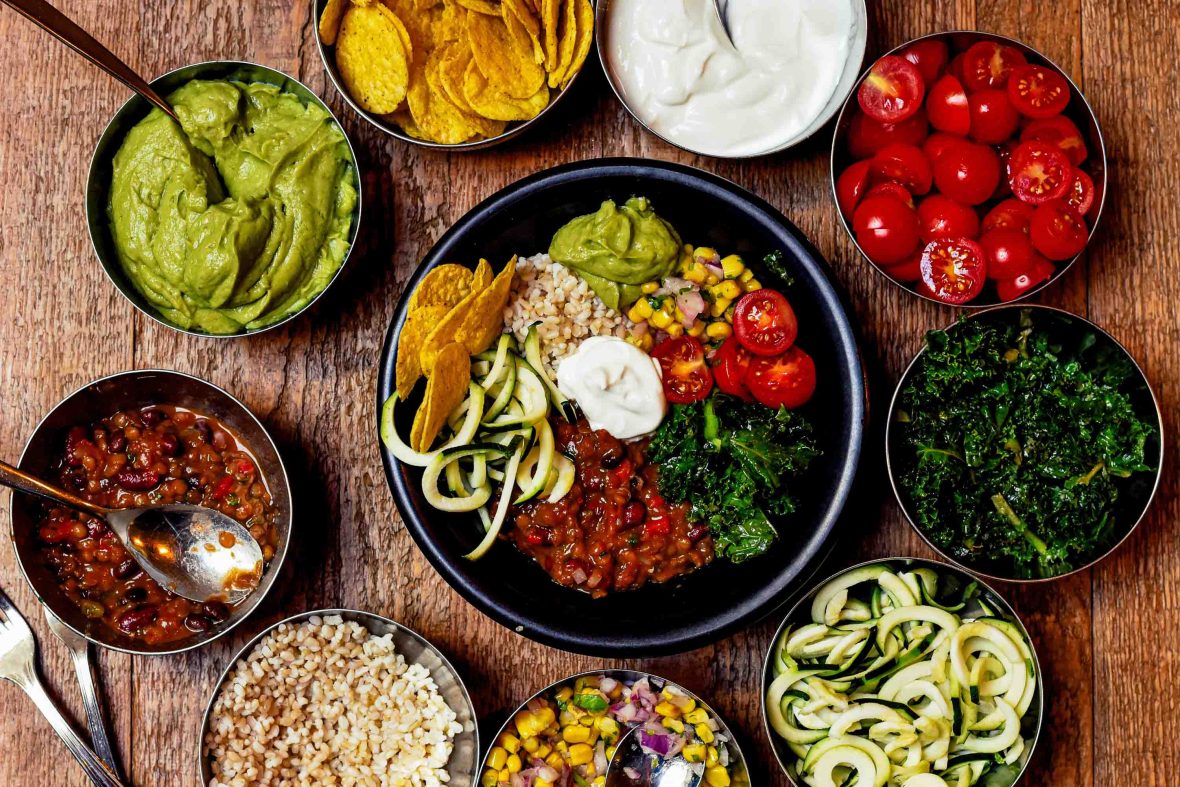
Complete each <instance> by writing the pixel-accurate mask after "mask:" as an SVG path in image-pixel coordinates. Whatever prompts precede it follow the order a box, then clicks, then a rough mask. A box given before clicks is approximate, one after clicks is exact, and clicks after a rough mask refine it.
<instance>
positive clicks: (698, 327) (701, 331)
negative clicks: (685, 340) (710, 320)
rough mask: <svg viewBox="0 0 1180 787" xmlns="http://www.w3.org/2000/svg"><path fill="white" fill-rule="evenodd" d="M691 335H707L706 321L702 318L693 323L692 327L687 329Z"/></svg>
mask: <svg viewBox="0 0 1180 787" xmlns="http://www.w3.org/2000/svg"><path fill="white" fill-rule="evenodd" d="M685 333H687V334H688V335H689V336H696V337H698V338H699V337H701V336H704V335H705V323H704V322H703V321H702V320H697V321H696V322H694V323H693V324H692V327H691V328H689V329H688V330H687V331H685Z"/></svg>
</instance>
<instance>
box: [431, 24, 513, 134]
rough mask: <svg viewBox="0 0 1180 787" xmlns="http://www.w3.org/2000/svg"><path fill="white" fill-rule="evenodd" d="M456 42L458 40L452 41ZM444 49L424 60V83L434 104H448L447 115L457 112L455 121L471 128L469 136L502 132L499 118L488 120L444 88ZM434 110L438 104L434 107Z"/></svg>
mask: <svg viewBox="0 0 1180 787" xmlns="http://www.w3.org/2000/svg"><path fill="white" fill-rule="evenodd" d="M454 43H456V44H457V43H458V42H454ZM444 53H445V50H438V49H436V50H435V51H433V52H431V53H430V58H429V59H428V60H427V61H426V85H427V87H428V88H430V94H431V96H432V100H433V102H434V104H436V105H443V104H446V105H449V106H448V108H447V109H446V113H447V114H448V116H451V115H453V114H454V113H452V112H451V110H452V109H453V110H454V111H455V112H458V113H459V114H458V116H456V122H457V121H458V120H460V119H461V120H462V122H463V123H465V124H466V125H467V128H468V129H471V130H472V133H471V134H470V135H469V136H482V137H494V136H496V135H498V134H502V133H503V132H504V127H505V125H506V124H505V123H504V122H503V121H499V120H489V119H488V118H485V117H483V116H482V115H479V114H476V113H474V112H473V111H472V110H471V105H470V104H468V103H467V102H466V101H464V102H462V103H460V102H457V101H453V100H452V99H451V97H450V95H449V94H448V92H447V90H446V88H444V87H443V83H442V66H443V55H444ZM435 109H436V111H437V110H438V109H439V106H436V107H435Z"/></svg>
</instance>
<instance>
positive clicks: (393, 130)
mask: <svg viewBox="0 0 1180 787" xmlns="http://www.w3.org/2000/svg"><path fill="white" fill-rule="evenodd" d="M590 2H591V3H597V2H598V0H590ZM326 4H327V0H311V15H312V32H311V34H312V36H314V37H315V42H316V49H317V50H319V53H320V62H321V63H322V65H323V67H324V72H325V73H326V74H327V75H328V81H329V82H331V83H332V87H333V88H335V89H336V92H337V93H338V94H339V95H340V97H341V98H342V99H344V103H346V104H347V105H348V108H349V109H351V110H352V111H353V112H354V113H356V115H357V116H358V117H360V118H361V119H363V120H364V121H365V122H367V123H368V124H369V125H371V126H373V127H374V128H376V129H377V130H378V131H381V132H382V133H384V134H387V135H388V136H391V137H393V138H394V139H397V140H400V141H401V142H405V143H408V144H410V145H417V146H418V147H421V148H426V149H429V150H448V151H456V152H460V153H469V152H473V151H476V150H486V149H487V148H490V147H494V146H496V145H499V144H502V143H504V142H507V141H509V140H511V139H515V138H516V137H517V136H519V135H521V134H523V133H524V132H525V131H526V130H528V129H530V128H532V126H533V124H534V123H537V122H538V121H540V120H541V118H543V117H545V116H546V115H547V114H549V111H550V110H551V109H553V108H554V107H556V106H557V105H558V104H560V103H561V102H562V99H564V98H565V96H566V94H567V93H569V92H570V91H571V90H572V89H573V86H574V83H576V82H577V81H578V78H579V77H580V76H581V75H582V72H583V71H585V70H586V63H585V61H583V63H582V65H581V66H579V67H578V70H577V71H576V72H575V73H574V75H573V77H571V78H570V81H569V82H567V83H566V86H565V87H564V88H550V90H551V91H555V92H556V95H553V94H552V93H551V94H550V98H549V103H548V104H547V105H546V106H545V108H544V109H542V110H541V111H540V112H539V113H537V115H536V116H535V117H531V118H529V119H528V120H516V121H510V125H509V126H508V127H507V128H505V129H504V131H503V133H501V134H497V135H496V136H494V137H487V138H485V139H477V140H468V141H466V142H457V143H454V144H447V143H445V142H432V141H430V140H426V139H417V138H415V137H412V136H410V135H409V134H407V133H406V132H404V131H402V130H401V128H400V127H398V126H397V125H395V124H393V123H387V122H385V121H384V120H382V119H381V117H380V116H379V115H374V114H373V113H371V112H368V111H367V110H364V109H361V107H360V105H359V104H357V103H356V101H355V99H353V97H352V95H351V94H349V92H348V91H347V90H346V89H345V88H344V85H343V84H342V80H341V78H340V76H339V69H338V68H337V67H336V64H335V62H334V58H333V59H332V60H329V57H328V49H332V50H333V52H334V51H335V49H336V46H335V45H334V44H331V45H329V44H325V43H324V41H323V39H321V38H320V33H319V19H320V15H321V14H322V13H323V8H322V6H324V5H326ZM594 37H595V38H597V37H598V27H597V25H595V29H594ZM546 84H547V83H546Z"/></svg>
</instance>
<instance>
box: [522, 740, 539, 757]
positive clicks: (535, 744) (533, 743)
mask: <svg viewBox="0 0 1180 787" xmlns="http://www.w3.org/2000/svg"><path fill="white" fill-rule="evenodd" d="M520 745H521V746H523V747H524V750H525V751H527V752H528V753H529V754H536V753H537V749H539V748H541V742H540V741H539V740H537V739H536V738H525V739H524V740H523V741H521V742H520Z"/></svg>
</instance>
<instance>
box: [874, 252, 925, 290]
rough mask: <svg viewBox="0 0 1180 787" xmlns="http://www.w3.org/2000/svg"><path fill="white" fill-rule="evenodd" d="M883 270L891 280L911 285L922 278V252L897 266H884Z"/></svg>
mask: <svg viewBox="0 0 1180 787" xmlns="http://www.w3.org/2000/svg"><path fill="white" fill-rule="evenodd" d="M881 270H883V271H885V275H887V276H889V278H891V279H897V280H898V281H900V282H904V283H906V284H909V283H910V282H915V281H920V280H921V278H922V252H920V251H915V252H914V253H913V254H911V255H910V256H909V257H907V258H906V259H905V260H903V261H902V262H899V263H897V264H896V265H883V266H881Z"/></svg>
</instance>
